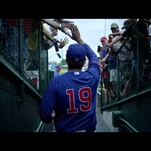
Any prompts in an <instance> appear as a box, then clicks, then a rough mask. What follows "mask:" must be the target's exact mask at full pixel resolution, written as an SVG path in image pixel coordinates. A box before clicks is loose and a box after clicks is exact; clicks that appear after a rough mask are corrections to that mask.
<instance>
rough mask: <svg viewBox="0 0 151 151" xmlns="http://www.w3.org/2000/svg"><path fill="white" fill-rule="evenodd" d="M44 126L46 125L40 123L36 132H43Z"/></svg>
mask: <svg viewBox="0 0 151 151" xmlns="http://www.w3.org/2000/svg"><path fill="white" fill-rule="evenodd" d="M44 125H45V124H44V123H43V122H42V121H40V123H39V125H38V127H37V129H36V130H35V131H34V132H41V131H42V130H43V127H44Z"/></svg>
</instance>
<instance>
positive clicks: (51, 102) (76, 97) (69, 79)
mask: <svg viewBox="0 0 151 151" xmlns="http://www.w3.org/2000/svg"><path fill="white" fill-rule="evenodd" d="M69 29H70V30H71V35H69V36H70V37H71V38H72V39H73V40H75V41H76V42H77V43H75V44H71V45H70V46H69V47H68V50H67V54H66V62H67V65H68V72H66V73H64V74H62V75H60V76H58V77H53V78H52V79H51V81H50V82H49V84H48V87H47V89H46V91H45V93H44V95H43V98H42V101H41V104H40V110H39V114H40V118H41V120H42V121H43V122H44V123H50V122H51V121H52V120H53V117H52V113H54V112H55V116H54V126H55V130H56V132H77V131H82V130H83V131H85V132H94V131H95V129H96V124H97V119H96V93H97V87H98V84H99V80H100V68H99V63H98V57H97V55H96V54H95V53H94V52H93V50H92V49H91V48H90V47H89V46H88V45H87V44H86V43H85V42H84V41H83V40H82V38H81V36H80V32H79V30H78V28H77V26H76V25H74V24H71V25H70V26H69ZM86 57H87V58H88V60H89V64H88V68H87V70H86V71H82V67H83V65H84V63H85V61H86Z"/></svg>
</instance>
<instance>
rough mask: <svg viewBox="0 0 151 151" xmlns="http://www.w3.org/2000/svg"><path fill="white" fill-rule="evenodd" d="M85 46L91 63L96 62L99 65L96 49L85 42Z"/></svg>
mask: <svg viewBox="0 0 151 151" xmlns="http://www.w3.org/2000/svg"><path fill="white" fill-rule="evenodd" d="M83 46H84V47H85V49H86V55H87V58H88V59H89V64H91V63H95V64H97V65H99V61H98V57H97V55H96V54H95V53H94V51H93V50H92V49H91V48H90V46H89V45H87V44H83Z"/></svg>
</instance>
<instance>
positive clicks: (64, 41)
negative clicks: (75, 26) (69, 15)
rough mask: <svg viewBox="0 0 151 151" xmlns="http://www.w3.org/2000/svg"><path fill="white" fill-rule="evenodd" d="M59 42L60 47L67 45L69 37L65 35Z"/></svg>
mask: <svg viewBox="0 0 151 151" xmlns="http://www.w3.org/2000/svg"><path fill="white" fill-rule="evenodd" d="M59 43H60V48H63V47H64V46H65V45H67V44H68V43H69V39H68V38H67V37H65V38H64V39H63V40H62V39H61V40H60V41H59Z"/></svg>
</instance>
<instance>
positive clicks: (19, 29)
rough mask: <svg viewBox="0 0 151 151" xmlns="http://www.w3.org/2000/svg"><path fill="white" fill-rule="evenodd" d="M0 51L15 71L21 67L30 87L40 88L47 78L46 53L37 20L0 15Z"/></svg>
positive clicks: (43, 88)
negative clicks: (7, 17)
mask: <svg viewBox="0 0 151 151" xmlns="http://www.w3.org/2000/svg"><path fill="white" fill-rule="evenodd" d="M20 44H21V45H22V46H21V47H20ZM0 53H1V55H2V56H3V57H4V58H5V59H6V60H7V61H8V63H9V64H11V65H12V66H13V67H14V70H16V72H17V71H23V75H24V78H25V79H26V80H27V81H28V82H29V83H30V84H32V86H33V87H34V88H36V89H37V90H39V91H40V93H43V92H44V90H45V88H46V86H47V82H48V53H47V50H46V48H45V41H44V38H43V33H42V26H41V22H40V21H39V20H34V19H21V20H19V19H0ZM21 64H23V66H21Z"/></svg>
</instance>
